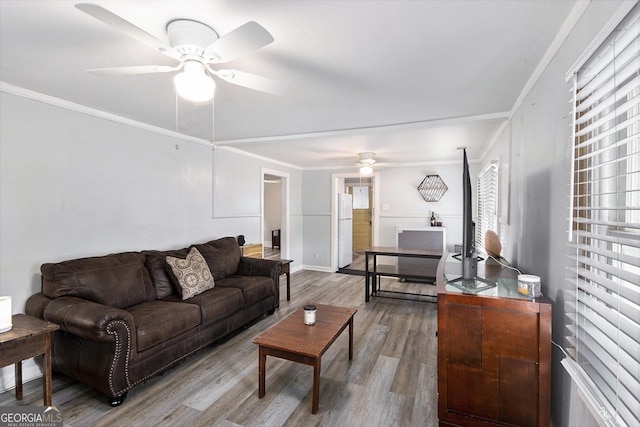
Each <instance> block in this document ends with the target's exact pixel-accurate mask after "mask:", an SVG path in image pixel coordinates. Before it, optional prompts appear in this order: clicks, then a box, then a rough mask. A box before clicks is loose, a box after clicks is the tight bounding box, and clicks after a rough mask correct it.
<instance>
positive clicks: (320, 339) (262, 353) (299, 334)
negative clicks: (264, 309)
mask: <svg viewBox="0 0 640 427" xmlns="http://www.w3.org/2000/svg"><path fill="white" fill-rule="evenodd" d="M315 306H316V307H317V311H316V323H315V324H314V325H305V324H304V309H303V308H302V307H300V308H299V309H297V310H296V311H294V312H293V313H291V314H290V315H289V316H287V317H285V318H284V319H282V320H281V321H280V322H278V323H277V324H275V325H274V326H273V327H271V328H270V329H268V330H267V331H265V332H263V333H262V334H261V335H260V336H258V337H257V338H256V339H255V340H253V342H254V343H255V344H258V346H259V351H258V353H259V354H258V397H259V398H260V399H262V398H263V397H264V394H265V388H266V387H265V370H266V362H267V356H273V357H279V358H281V359H287V360H291V361H293V362H298V363H304V364H305V365H311V366H313V401H312V403H311V413H312V414H315V413H316V412H318V400H319V397H320V396H319V395H320V360H321V358H322V355H323V354H324V352H325V351H327V349H328V348H329V347H330V346H331V344H333V342H334V341H335V340H336V338H338V336H339V335H340V334H341V333H342V331H344V330H345V328H346V327H347V326H348V327H349V360H351V359H352V358H353V315H354V314H355V313H356V311H357V310H356V309H355V308H346V307H333V306H329V305H322V304H315Z"/></svg>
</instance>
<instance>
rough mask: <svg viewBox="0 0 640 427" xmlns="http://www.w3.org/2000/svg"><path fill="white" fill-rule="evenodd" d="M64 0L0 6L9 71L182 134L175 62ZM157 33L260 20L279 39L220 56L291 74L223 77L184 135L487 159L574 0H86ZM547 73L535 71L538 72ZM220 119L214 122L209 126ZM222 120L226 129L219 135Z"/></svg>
mask: <svg viewBox="0 0 640 427" xmlns="http://www.w3.org/2000/svg"><path fill="white" fill-rule="evenodd" d="M75 3H77V2H76V1H66V0H60V1H56V0H1V1H0V81H2V82H3V87H4V88H5V90H6V88H7V87H9V88H13V89H15V88H16V87H17V88H24V89H28V90H32V91H35V92H39V93H42V94H46V95H50V96H53V97H57V98H61V99H64V100H67V101H69V102H73V103H76V104H80V105H82V106H86V107H90V108H93V109H97V110H100V111H104V112H106V113H109V114H115V115H118V116H121V117H123V118H126V119H130V120H136V121H139V122H142V123H145V124H149V125H153V126H157V127H161V128H164V129H167V130H170V131H175V130H176V99H175V92H174V89H173V83H172V78H173V74H144V75H134V76H97V75H93V74H90V73H87V72H86V71H85V70H86V69H90V68H101V67H114V66H125V65H151V64H153V65H175V64H176V62H175V61H173V60H171V59H169V58H168V57H166V56H164V55H162V54H160V53H158V52H154V51H153V50H151V49H150V48H149V47H147V46H145V45H143V44H141V43H139V42H138V41H136V40H133V39H131V38H129V37H127V36H125V35H123V34H121V33H119V32H117V31H116V30H114V29H113V28H111V27H109V26H107V25H105V24H103V23H102V22H100V21H98V20H96V19H94V18H92V17H90V16H89V15H87V14H85V13H83V12H81V11H79V10H77V9H76V8H75V7H74V4H75ZM91 3H95V4H99V5H102V6H103V7H105V8H107V9H109V10H110V11H112V12H113V13H115V14H117V15H119V16H121V17H122V18H124V19H126V20H127V21H129V22H131V23H133V24H135V25H137V26H138V27H140V28H142V29H143V30H145V31H146V32H148V33H150V34H152V35H153V36H155V37H157V38H158V39H160V40H166V31H165V27H166V24H167V23H168V22H170V21H172V20H174V19H177V18H189V19H195V20H199V21H201V22H204V23H206V24H207V25H209V26H210V27H212V28H214V29H215V30H216V31H217V32H218V33H219V34H221V35H224V34H225V33H227V32H229V31H231V30H233V29H235V28H237V27H239V26H240V25H242V24H244V23H245V22H248V21H251V20H254V21H256V22H258V23H260V24H261V25H262V26H263V27H265V28H266V29H267V30H268V31H269V32H270V33H271V34H272V35H273V37H274V38H275V41H274V42H273V43H272V44H270V45H268V46H266V47H264V48H262V49H260V50H258V51H256V52H254V53H253V54H250V55H248V56H245V57H242V58H240V59H237V60H234V61H232V62H229V63H227V64H224V66H225V68H235V69H238V70H243V71H248V72H251V73H255V74H259V75H263V76H266V77H270V78H273V79H277V80H280V81H282V82H284V83H286V84H287V85H288V91H287V92H286V93H285V94H284V95H282V96H275V95H268V94H264V93H261V92H256V91H252V90H249V89H246V88H242V87H237V86H234V85H231V84H229V83H226V82H223V81H219V82H218V85H217V89H216V95H215V112H214V114H212V108H211V105H193V104H190V103H188V102H185V101H182V100H181V101H179V102H178V111H179V114H178V131H179V132H180V133H182V134H184V135H189V136H192V137H196V138H201V139H204V140H209V141H210V140H211V139H212V138H213V139H214V140H215V143H216V144H217V145H229V146H232V147H234V148H237V149H239V150H245V151H248V152H250V153H254V154H257V155H261V156H265V157H268V158H271V159H274V160H277V161H280V162H285V163H287V164H290V165H294V166H297V167H300V168H303V169H319V168H340V167H346V166H350V167H352V166H353V164H354V163H355V162H356V161H357V159H358V157H357V153H358V152H362V151H372V152H375V153H376V158H377V159H378V161H379V163H380V164H382V165H389V166H393V165H396V166H397V165H409V164H434V163H446V162H458V161H459V159H460V154H459V152H458V151H456V147H459V146H467V147H469V155H470V158H476V159H477V158H480V157H481V156H482V155H483V153H484V152H485V150H486V147H487V145H488V144H490V143H491V142H492V140H493V138H494V137H495V135H496V132H497V130H498V129H499V127H500V126H501V125H503V124H504V122H505V118H506V117H508V115H509V112H510V111H511V110H512V108H513V107H514V106H515V105H517V102H518V99H519V97H520V95H521V93H522V92H523V90H525V88H526V87H527V85H528V84H530V83H531V81H532V80H531V79H532V78H535V75H536V68H538V67H539V64H540V63H541V61H543V58H544V57H545V54H546V56H547V57H548V56H549V53H548V52H547V51H548V50H549V49H550V46H552V45H553V42H554V39H555V38H556V36H557V34H558V33H559V32H560V31H561V29H562V28H563V25H566V24H565V21H567V20H568V19H569V18H568V17H570V16H571V12H572V9H573V7H574V5H575V2H574V1H569V0H565V1H562V0H552V1H544V0H462V1H455V0H447V1H444V0H440V1H430V0H387V1H385V0H341V1H340V0H297V1H294V0H203V1H199V0H182V1H176V0H159V1H150V0H136V1H133V0H130V1H124V0H122V1H114V0H110V1H104V0H98V1H91ZM538 70H539V68H538ZM212 116H214V117H215V126H214V127H213V128H212ZM214 129H215V132H214Z"/></svg>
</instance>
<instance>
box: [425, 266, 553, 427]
mask: <svg viewBox="0 0 640 427" xmlns="http://www.w3.org/2000/svg"><path fill="white" fill-rule="evenodd" d="M461 269H462V263H461V262H460V261H459V260H457V259H453V258H452V257H450V256H448V255H445V256H444V257H443V258H442V260H441V261H440V264H439V265H438V273H437V289H438V419H439V420H440V424H441V425H443V426H444V425H453V426H469V425H481V424H482V425H486V426H489V425H501V426H504V425H518V426H522V427H535V426H548V425H549V419H550V393H551V304H550V303H549V301H547V300H546V299H545V298H544V297H541V298H536V299H531V298H527V297H526V296H523V295H521V294H519V293H518V285H517V274H518V273H517V272H515V271H514V270H511V269H509V268H506V267H504V266H503V265H500V264H498V263H497V262H494V261H492V260H487V261H485V262H479V263H478V276H479V277H482V278H484V279H487V280H488V281H490V282H492V283H495V286H494V287H492V288H488V289H484V290H479V291H476V290H473V286H474V285H475V281H474V280H473V279H472V280H471V281H470V282H469V283H462V284H461V283H455V284H451V282H450V281H451V280H453V279H455V278H457V277H459V276H460V271H461ZM465 282H467V281H465ZM480 289H482V287H480Z"/></svg>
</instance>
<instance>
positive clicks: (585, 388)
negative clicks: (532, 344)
mask: <svg viewBox="0 0 640 427" xmlns="http://www.w3.org/2000/svg"><path fill="white" fill-rule="evenodd" d="M639 12H640V7H639V6H638V4H637V3H636V4H635V6H633V9H632V10H631V12H630V13H629V14H628V15H627V16H626V17H625V18H624V19H623V20H622V22H621V23H620V25H618V27H617V28H616V29H615V30H614V31H613V32H612V33H611V35H610V36H609V37H608V38H607V39H606V40H605V41H604V42H603V43H602V44H601V45H600V47H599V48H598V49H596V50H595V52H594V53H593V54H592V55H591V57H589V58H588V59H587V60H586V62H585V63H584V64H583V65H582V66H581V67H580V68H579V70H578V71H577V73H576V75H575V78H574V82H575V91H574V101H575V102H574V113H575V114H574V125H575V126H574V132H575V138H574V159H575V160H574V173H573V180H574V185H573V192H574V193H573V201H572V203H573V208H572V210H573V213H572V244H571V247H572V251H571V252H572V255H571V256H570V260H571V265H572V266H571V271H572V277H571V279H570V282H571V290H572V292H573V293H574V294H573V296H572V297H571V298H569V297H568V298H567V301H568V302H569V304H568V305H569V307H571V309H569V308H567V310H566V311H567V315H568V316H569V319H568V324H569V326H568V332H569V333H568V334H567V335H568V336H567V340H566V342H565V347H566V349H567V352H568V353H569V354H570V356H571V358H568V359H565V360H564V361H563V365H564V366H565V367H566V369H567V371H568V372H569V373H570V374H571V375H572V377H573V378H574V380H575V381H576V384H578V386H579V388H580V389H581V391H582V392H583V394H584V395H585V396H586V397H587V399H588V400H589V401H590V402H591V403H592V404H593V405H594V406H595V407H596V409H597V411H598V413H599V414H600V415H601V416H602V418H603V420H604V421H605V422H606V423H607V424H608V425H621V426H637V425H640V403H639V399H640V362H639V359H640V142H639V135H640V115H639V113H640V85H639V82H640V58H639V53H640V39H639V36H640V21H639Z"/></svg>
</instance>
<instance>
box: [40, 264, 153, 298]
mask: <svg viewBox="0 0 640 427" xmlns="http://www.w3.org/2000/svg"><path fill="white" fill-rule="evenodd" d="M40 271H41V272H42V293H44V294H45V295H46V296H48V297H50V298H57V297H61V296H65V295H68V296H76V297H79V298H84V299H87V300H89V301H93V302H97V303H99V304H104V305H108V306H110V307H116V308H127V307H129V306H132V305H135V304H140V303H141V302H144V301H150V300H154V299H155V298H156V293H155V291H154V289H153V286H152V285H151V279H150V278H149V273H148V272H147V269H146V268H145V267H144V255H142V254H141V253H139V252H122V253H118V254H111V255H105V256H99V257H90V258H79V259H74V260H69V261H63V262H59V263H47V264H42V266H41V267H40Z"/></svg>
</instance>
